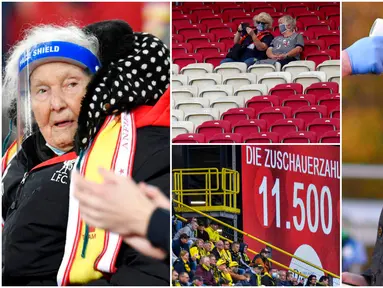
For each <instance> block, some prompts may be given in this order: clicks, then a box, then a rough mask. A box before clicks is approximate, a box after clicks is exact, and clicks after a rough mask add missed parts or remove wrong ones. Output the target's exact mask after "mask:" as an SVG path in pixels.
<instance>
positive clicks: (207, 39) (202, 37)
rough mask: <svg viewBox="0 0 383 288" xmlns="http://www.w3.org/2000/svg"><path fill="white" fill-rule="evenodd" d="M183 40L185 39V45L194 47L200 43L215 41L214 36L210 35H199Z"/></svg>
mask: <svg viewBox="0 0 383 288" xmlns="http://www.w3.org/2000/svg"><path fill="white" fill-rule="evenodd" d="M185 39H186V43H190V44H193V45H196V44H201V43H209V42H214V41H215V35H214V34H212V33H203V34H200V35H195V36H189V37H188V38H185Z"/></svg>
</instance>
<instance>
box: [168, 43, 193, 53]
mask: <svg viewBox="0 0 383 288" xmlns="http://www.w3.org/2000/svg"><path fill="white" fill-rule="evenodd" d="M172 52H177V53H179V52H182V53H184V54H185V53H193V45H192V44H190V43H178V44H174V45H173V47H172ZM173 56H174V53H173Z"/></svg>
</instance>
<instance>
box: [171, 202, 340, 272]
mask: <svg viewBox="0 0 383 288" xmlns="http://www.w3.org/2000/svg"><path fill="white" fill-rule="evenodd" d="M173 202H175V203H176V204H179V205H182V206H184V207H185V208H188V209H189V210H191V211H193V212H196V213H198V214H200V215H202V216H204V217H206V218H209V219H210V220H212V221H214V222H216V223H219V224H220V225H222V226H225V227H228V228H230V229H232V230H234V231H237V232H238V233H240V234H242V235H244V236H247V237H249V238H251V239H253V240H255V241H257V242H259V243H262V244H263V245H265V246H268V247H270V248H272V249H274V250H276V251H278V252H281V253H283V254H285V255H287V256H289V257H291V258H294V259H296V260H298V261H301V262H302V263H305V264H306V265H309V266H310V267H313V268H315V269H318V270H320V271H322V272H323V273H325V274H326V275H328V276H332V277H334V278H338V279H339V278H340V277H339V276H338V275H336V274H334V273H332V272H330V271H328V270H325V269H323V268H321V267H319V266H317V265H315V264H312V263H310V262H308V261H306V260H304V259H302V258H300V257H298V256H295V255H294V254H291V253H289V252H287V251H285V250H283V249H281V248H278V247H276V246H274V245H272V244H270V243H268V242H266V241H263V240H261V239H259V238H257V237H255V236H253V235H250V234H249V233H246V232H244V231H242V230H240V229H238V228H236V227H233V226H231V225H229V224H227V223H225V222H222V221H221V220H218V219H216V218H214V217H212V216H210V215H208V214H206V213H204V212H202V211H199V210H198V209H196V208H194V207H190V206H188V205H186V204H183V203H181V202H179V201H177V200H175V199H173ZM257 254H258V253H257ZM269 260H270V261H271V262H272V263H275V264H276V265H278V266H281V267H283V268H285V269H288V270H291V271H292V272H294V273H296V274H299V275H300V276H302V277H305V278H307V276H304V275H303V274H301V273H299V272H297V271H296V270H292V269H290V268H288V267H287V266H285V265H283V264H281V263H278V262H276V261H274V260H272V259H270V258H269Z"/></svg>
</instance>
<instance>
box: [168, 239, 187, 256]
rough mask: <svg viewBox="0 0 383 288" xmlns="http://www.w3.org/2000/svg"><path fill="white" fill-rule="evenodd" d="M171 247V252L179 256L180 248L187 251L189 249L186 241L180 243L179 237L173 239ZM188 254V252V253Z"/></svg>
mask: <svg viewBox="0 0 383 288" xmlns="http://www.w3.org/2000/svg"><path fill="white" fill-rule="evenodd" d="M172 249H173V253H174V254H175V255H176V256H177V257H179V256H180V252H181V251H182V250H186V251H188V252H190V251H189V244H188V243H185V244H184V243H182V242H181V239H177V240H173V243H172ZM189 254H190V253H189Z"/></svg>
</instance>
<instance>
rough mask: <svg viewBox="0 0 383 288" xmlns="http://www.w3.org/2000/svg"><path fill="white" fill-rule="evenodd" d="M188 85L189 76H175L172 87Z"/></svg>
mask: <svg viewBox="0 0 383 288" xmlns="http://www.w3.org/2000/svg"><path fill="white" fill-rule="evenodd" d="M186 85H188V76H186V75H174V76H173V77H172V86H173V87H174V88H175V87H181V86H186Z"/></svg>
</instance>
